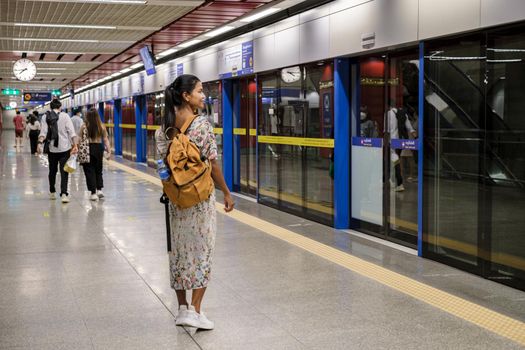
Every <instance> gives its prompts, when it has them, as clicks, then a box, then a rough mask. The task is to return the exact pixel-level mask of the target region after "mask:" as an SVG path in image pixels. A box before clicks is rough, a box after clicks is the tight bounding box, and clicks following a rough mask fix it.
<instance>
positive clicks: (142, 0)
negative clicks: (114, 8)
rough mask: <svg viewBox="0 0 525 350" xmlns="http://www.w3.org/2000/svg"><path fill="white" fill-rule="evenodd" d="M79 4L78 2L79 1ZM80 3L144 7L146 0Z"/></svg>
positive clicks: (99, 0) (110, 0)
mask: <svg viewBox="0 0 525 350" xmlns="http://www.w3.org/2000/svg"><path fill="white" fill-rule="evenodd" d="M79 2H80V1H79ZM82 2H88V3H96V4H131V5H145V4H146V2H147V1H146V0H84V1H82Z"/></svg>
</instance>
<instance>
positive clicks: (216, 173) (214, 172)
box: [211, 159, 235, 212]
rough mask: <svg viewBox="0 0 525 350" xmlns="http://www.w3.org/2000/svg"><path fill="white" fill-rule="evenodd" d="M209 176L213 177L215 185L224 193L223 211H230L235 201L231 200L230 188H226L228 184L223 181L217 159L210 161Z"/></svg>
mask: <svg viewBox="0 0 525 350" xmlns="http://www.w3.org/2000/svg"><path fill="white" fill-rule="evenodd" d="M211 178H212V179H213V181H215V183H216V184H217V186H218V187H219V188H220V190H221V191H222V193H223V194H224V211H225V212H230V211H232V210H233V207H234V205H235V203H234V202H233V198H232V196H231V193H230V189H229V188H228V186H226V181H224V176H223V175H222V171H221V168H220V167H219V163H217V160H215V159H213V160H212V161H211Z"/></svg>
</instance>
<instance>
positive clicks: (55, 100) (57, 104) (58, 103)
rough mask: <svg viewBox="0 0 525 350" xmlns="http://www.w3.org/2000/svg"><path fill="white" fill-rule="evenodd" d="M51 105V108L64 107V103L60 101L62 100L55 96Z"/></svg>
mask: <svg viewBox="0 0 525 350" xmlns="http://www.w3.org/2000/svg"><path fill="white" fill-rule="evenodd" d="M49 107H50V108H51V109H60V107H62V103H60V101H59V100H57V99H56V98H55V99H53V101H51V103H50V104H49Z"/></svg>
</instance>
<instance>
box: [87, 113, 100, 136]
mask: <svg viewBox="0 0 525 350" xmlns="http://www.w3.org/2000/svg"><path fill="white" fill-rule="evenodd" d="M85 122H86V127H87V131H88V137H89V138H90V139H92V140H94V139H97V138H99V137H102V136H103V135H102V132H103V128H102V122H101V121H100V117H99V116H98V112H97V110H96V109H95V108H90V109H89V111H88V112H87V114H86V120H85Z"/></svg>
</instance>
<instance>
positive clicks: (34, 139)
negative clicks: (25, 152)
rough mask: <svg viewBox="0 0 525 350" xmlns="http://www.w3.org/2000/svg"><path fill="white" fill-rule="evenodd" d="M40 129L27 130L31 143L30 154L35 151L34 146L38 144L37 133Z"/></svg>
mask: <svg viewBox="0 0 525 350" xmlns="http://www.w3.org/2000/svg"><path fill="white" fill-rule="evenodd" d="M39 134H40V130H31V131H29V141H30V143H31V154H35V153H36V148H37V146H38V135H39Z"/></svg>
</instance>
